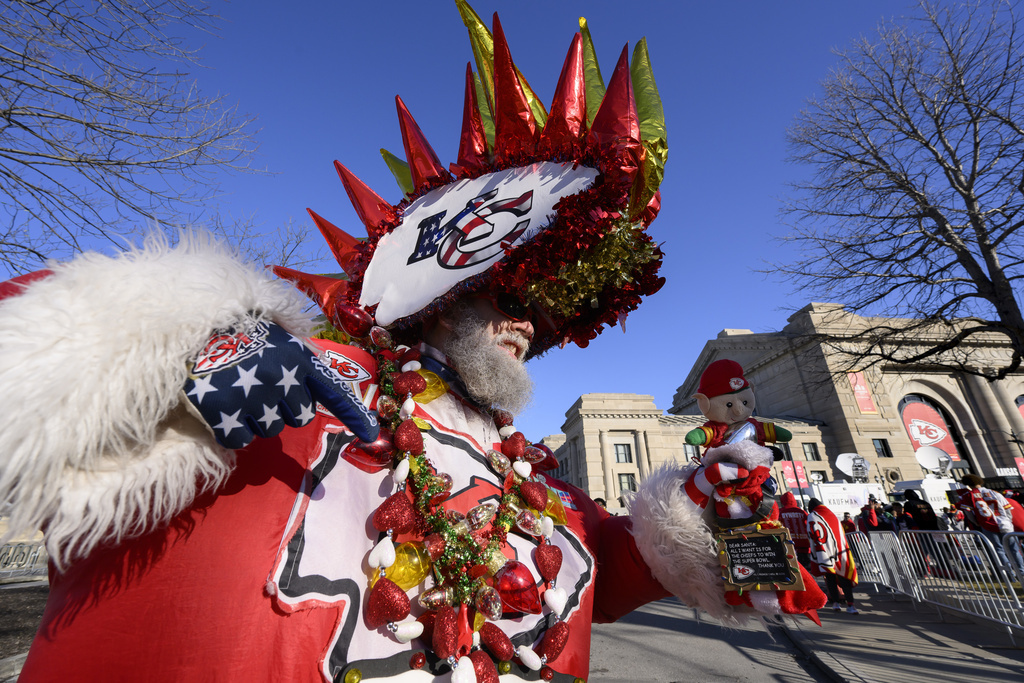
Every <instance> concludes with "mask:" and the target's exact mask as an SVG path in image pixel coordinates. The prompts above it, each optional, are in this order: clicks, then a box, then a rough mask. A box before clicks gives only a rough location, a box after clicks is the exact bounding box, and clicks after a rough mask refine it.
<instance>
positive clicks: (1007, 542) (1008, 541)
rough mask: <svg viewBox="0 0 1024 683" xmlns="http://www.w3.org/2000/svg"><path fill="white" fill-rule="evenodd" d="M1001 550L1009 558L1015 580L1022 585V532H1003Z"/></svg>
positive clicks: (1023, 566) (1023, 555) (1023, 578)
mask: <svg viewBox="0 0 1024 683" xmlns="http://www.w3.org/2000/svg"><path fill="white" fill-rule="evenodd" d="M1003 550H1004V551H1005V552H1006V556H1007V557H1008V558H1010V560H1011V565H1012V566H1013V571H1014V573H1015V574H1016V575H1017V581H1019V582H1020V584H1021V585H1022V586H1024V533H1021V532H1019V531H1015V532H1013V533H1012V534H1003Z"/></svg>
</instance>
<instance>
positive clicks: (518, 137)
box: [493, 13, 537, 163]
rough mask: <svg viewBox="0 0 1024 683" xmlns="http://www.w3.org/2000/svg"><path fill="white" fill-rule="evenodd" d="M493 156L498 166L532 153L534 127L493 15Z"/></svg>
mask: <svg viewBox="0 0 1024 683" xmlns="http://www.w3.org/2000/svg"><path fill="white" fill-rule="evenodd" d="M493 32H494V100H495V102H494V131H495V132H494V140H495V142H494V156H495V158H496V159H497V160H498V162H499V163H500V162H502V161H505V160H507V159H509V158H510V157H516V156H519V155H522V154H530V153H532V152H533V148H534V144H535V140H536V135H537V124H536V122H535V121H534V120H533V112H532V111H531V110H530V103H529V101H528V100H527V99H526V93H524V92H523V86H522V85H521V84H520V83H519V77H518V76H517V75H516V67H515V65H514V64H513V63H512V54H511V53H510V52H509V50H508V43H506V42H505V32H504V31H503V30H502V29H501V22H500V21H498V15H497V13H495V15H494V31H493Z"/></svg>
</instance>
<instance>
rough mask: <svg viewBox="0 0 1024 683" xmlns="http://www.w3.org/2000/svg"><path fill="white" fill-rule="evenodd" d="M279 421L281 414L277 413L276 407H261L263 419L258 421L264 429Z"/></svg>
mask: <svg viewBox="0 0 1024 683" xmlns="http://www.w3.org/2000/svg"><path fill="white" fill-rule="evenodd" d="M280 419H281V413H280V412H278V408H277V406H273V407H271V406H268V405H266V404H264V406H263V417H261V418H260V419H259V421H260V422H262V423H263V426H264V429H266V428H269V427H270V425H272V424H274V423H275V422H277V421H278V420H280Z"/></svg>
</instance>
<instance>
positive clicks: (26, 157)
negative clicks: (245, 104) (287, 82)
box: [0, 0, 253, 272]
mask: <svg viewBox="0 0 1024 683" xmlns="http://www.w3.org/2000/svg"><path fill="white" fill-rule="evenodd" d="M216 22H217V17H216V16H215V15H213V14H212V13H211V12H210V9H209V6H208V5H207V4H206V3H205V2H202V1H201V0H104V1H103V2H94V1H92V0H9V1H8V2H5V3H4V4H3V8H2V9H0V225H2V226H5V227H2V228H0V264H2V265H3V266H5V267H6V269H7V270H9V271H11V272H22V271H25V270H30V269H33V268H37V267H38V266H39V265H40V263H41V262H42V261H44V260H45V259H46V258H51V257H56V258H62V257H67V256H69V255H71V254H73V253H74V252H76V251H79V250H81V249H82V246H83V243H86V242H91V241H93V240H97V239H98V240H101V241H107V242H115V243H120V242H121V241H122V240H121V236H122V235H123V234H125V233H126V232H127V231H128V230H129V228H128V226H130V225H138V224H140V223H147V222H148V223H156V224H157V225H160V226H162V227H164V228H166V229H170V230H175V229H176V228H173V227H172V226H174V225H175V224H177V223H180V222H182V220H183V219H182V218H181V216H182V215H183V214H184V213H185V212H186V211H187V210H188V208H189V207H192V208H194V207H195V205H197V204H199V203H201V202H203V201H204V200H208V199H209V198H210V197H212V196H213V193H214V192H215V190H216V182H215V181H216V174H217V173H219V172H221V171H223V170H225V169H235V170H241V169H248V168H249V158H250V155H251V153H252V150H253V143H252V140H251V139H250V137H249V135H248V133H247V130H248V129H249V128H250V127H251V126H250V124H251V123H252V119H251V118H248V117H245V116H240V115H239V114H238V113H237V112H236V111H235V110H234V108H233V107H231V106H229V105H228V104H227V102H226V100H225V99H224V97H222V96H215V97H206V96H203V95H202V94H200V92H199V90H198V88H197V86H196V84H195V82H194V81H193V79H192V77H191V76H190V74H189V73H188V72H187V70H185V69H188V68H194V67H197V66H198V62H197V61H196V56H197V54H196V51H195V50H193V49H192V48H190V47H189V46H188V45H187V41H185V40H184V39H183V38H182V37H180V35H179V34H180V33H182V32H184V31H196V30H198V31H206V32H210V31H212V30H213V29H214V28H215V25H216Z"/></svg>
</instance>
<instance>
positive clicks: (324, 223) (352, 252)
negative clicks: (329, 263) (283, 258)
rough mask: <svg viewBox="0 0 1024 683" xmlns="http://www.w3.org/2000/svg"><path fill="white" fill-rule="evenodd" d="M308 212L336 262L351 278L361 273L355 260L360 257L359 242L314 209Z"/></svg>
mask: <svg viewBox="0 0 1024 683" xmlns="http://www.w3.org/2000/svg"><path fill="white" fill-rule="evenodd" d="M306 211H308V212H309V215H310V216H311V217H312V218H313V222H314V223H316V227H318V228H320V232H321V234H323V236H324V239H325V240H327V246H329V247H330V248H331V253H332V254H334V260H335V261H337V262H338V265H339V266H341V269H342V270H344V271H345V274H346V275H348V276H349V277H353V276H354V275H356V273H358V272H359V266H358V264H357V263H355V258H356V257H357V256H358V252H357V251H356V246H357V245H358V244H359V240H357V239H356V238H355V237H353V236H352V235H350V234H348V233H347V232H345V231H344V230H342V229H341V228H339V227H337V226H335V225H334V224H333V223H331V222H330V221H329V220H327V219H326V218H323V217H321V216H320V215H318V214H317V213H316V211H313V209H306Z"/></svg>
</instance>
